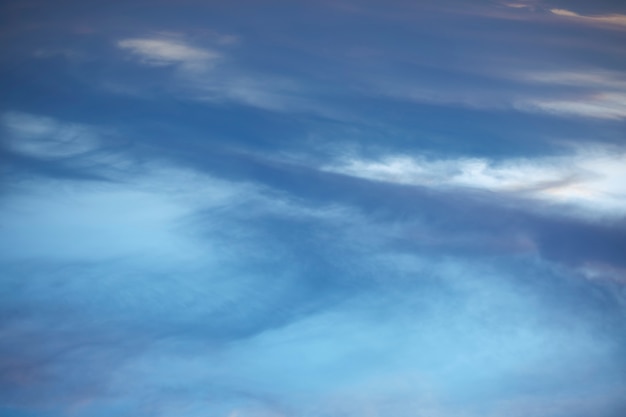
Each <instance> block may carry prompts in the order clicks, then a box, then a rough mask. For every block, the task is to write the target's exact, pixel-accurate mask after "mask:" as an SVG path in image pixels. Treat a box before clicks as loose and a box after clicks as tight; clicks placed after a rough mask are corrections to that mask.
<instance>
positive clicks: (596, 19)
mask: <svg viewBox="0 0 626 417" xmlns="http://www.w3.org/2000/svg"><path fill="white" fill-rule="evenodd" d="M550 12H551V13H552V14H555V15H557V16H560V17H564V18H570V19H574V20H577V21H580V22H582V23H589V24H599V25H602V26H608V27H615V28H620V27H626V15H623V14H617V13H615V14H609V15H599V16H585V15H581V14H578V13H576V12H573V11H571V10H566V9H550Z"/></svg>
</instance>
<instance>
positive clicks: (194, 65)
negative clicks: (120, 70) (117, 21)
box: [117, 38, 221, 70]
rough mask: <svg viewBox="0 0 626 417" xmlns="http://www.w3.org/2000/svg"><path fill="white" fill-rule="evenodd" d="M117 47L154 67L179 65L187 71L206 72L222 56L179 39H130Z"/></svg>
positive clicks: (119, 43) (119, 42)
mask: <svg viewBox="0 0 626 417" xmlns="http://www.w3.org/2000/svg"><path fill="white" fill-rule="evenodd" d="M117 46H118V47H119V48H121V49H125V50H128V51H129V52H131V53H132V54H134V55H136V56H137V57H139V58H140V60H141V62H143V63H145V64H147V65H152V66H164V65H173V64H179V65H181V66H182V67H183V68H185V69H187V70H206V69H208V68H210V67H211V66H212V65H213V64H214V63H215V62H216V61H217V60H218V59H219V58H220V56H221V54H219V53H218V52H215V51H212V50H209V49H204V48H198V47H194V46H191V45H188V44H187V43H185V42H183V41H182V40H179V39H166V38H130V39H123V40H121V41H118V43H117Z"/></svg>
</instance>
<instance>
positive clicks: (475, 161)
mask: <svg viewBox="0 0 626 417" xmlns="http://www.w3.org/2000/svg"><path fill="white" fill-rule="evenodd" d="M625 160H626V158H625V156H624V155H623V154H622V153H617V154H615V153H609V152H608V151H601V152H582V151H581V152H579V153H578V154H576V155H572V156H568V157H565V156H564V157H544V158H541V159H538V160H527V159H518V160H504V161H500V162H495V161H492V160H488V159H485V158H460V159H442V160H428V159H426V158H424V157H410V156H390V157H387V158H383V159H381V160H378V161H371V160H364V159H359V158H351V159H347V160H344V161H342V162H339V163H337V164H335V165H329V166H326V167H324V168H323V169H324V170H327V171H331V172H338V173H342V174H346V175H351V176H355V177H359V178H365V179H370V180H375V181H383V182H391V183H398V184H408V185H419V186H425V187H432V188H437V189H442V188H443V189H446V188H467V189H477V190H484V191H490V192H496V193H500V194H502V195H509V196H511V197H513V196H516V197H526V198H533V199H538V200H542V201H545V202H547V203H551V204H557V205H565V206H571V207H574V208H575V211H576V212H578V211H579V210H582V212H583V213H585V212H586V213H587V214H589V213H596V214H604V215H612V216H617V217H621V216H623V215H625V214H626V205H625V204H624V201H626V200H625V199H626V188H625V187H624V184H626V163H625Z"/></svg>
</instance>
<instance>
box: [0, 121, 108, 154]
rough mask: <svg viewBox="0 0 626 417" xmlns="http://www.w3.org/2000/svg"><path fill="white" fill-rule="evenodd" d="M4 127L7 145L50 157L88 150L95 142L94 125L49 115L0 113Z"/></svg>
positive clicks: (15, 150)
mask: <svg viewBox="0 0 626 417" xmlns="http://www.w3.org/2000/svg"><path fill="white" fill-rule="evenodd" d="M0 123H1V124H2V125H3V127H4V128H5V129H6V130H7V131H8V132H7V133H8V145H9V148H10V149H11V150H12V151H14V152H18V153H21V154H25V155H28V156H34V157H38V158H45V159H50V158H52V159H54V158H64V157H72V156H76V155H81V154H85V153H88V152H89V151H92V150H94V149H96V148H97V147H98V146H99V137H98V135H97V134H96V131H95V129H93V128H92V127H90V126H86V125H82V124H78V123H62V122H59V121H57V120H56V119H54V118H51V117H45V116H37V115H32V114H28V113H20V112H8V113H4V114H3V115H2V116H1V117H0Z"/></svg>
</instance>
